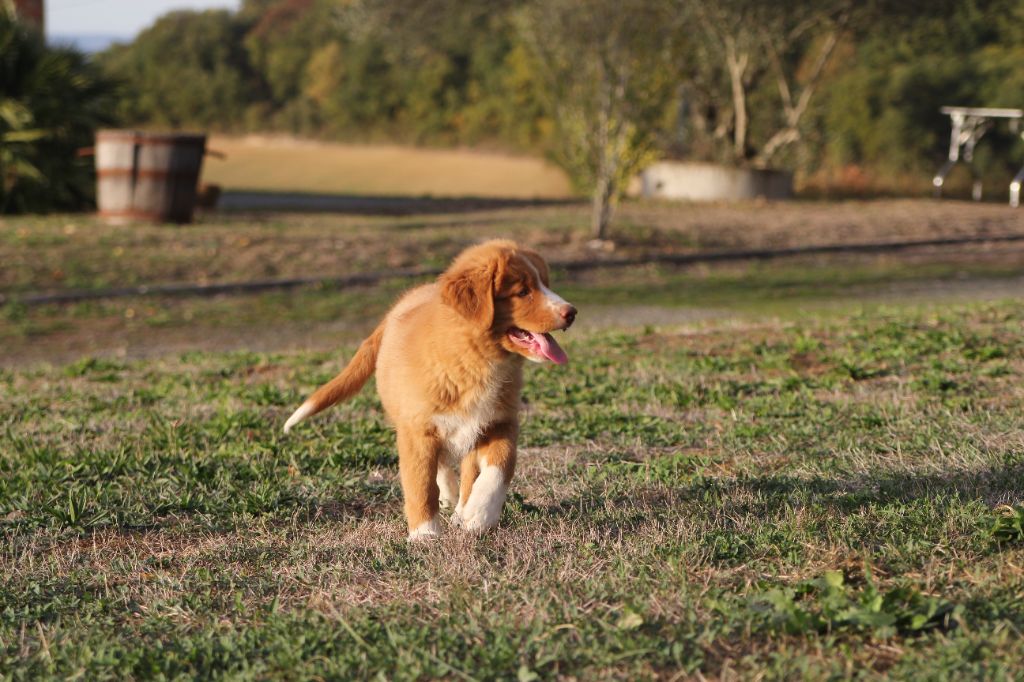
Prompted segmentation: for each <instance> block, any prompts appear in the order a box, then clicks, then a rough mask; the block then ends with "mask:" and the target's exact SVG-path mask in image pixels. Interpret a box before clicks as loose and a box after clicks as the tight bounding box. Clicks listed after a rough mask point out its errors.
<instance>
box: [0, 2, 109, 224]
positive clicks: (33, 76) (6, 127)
mask: <svg viewBox="0 0 1024 682" xmlns="http://www.w3.org/2000/svg"><path fill="white" fill-rule="evenodd" d="M114 94H115V84H114V83H113V81H111V80H110V79H109V78H106V77H104V76H103V75H102V74H101V73H100V72H99V70H98V69H97V68H96V67H95V66H94V65H93V64H91V63H90V62H89V61H88V60H86V58H85V57H84V56H83V55H82V54H81V53H79V52H77V51H75V50H71V49H64V48H61V49H52V48H48V47H46V45H45V43H44V41H43V37H42V36H41V35H40V34H39V33H38V32H36V31H34V30H32V29H29V28H26V27H25V26H24V25H23V24H20V23H19V22H17V21H15V20H14V19H13V18H12V17H11V15H10V14H8V13H7V12H5V11H0V212H5V213H6V212H25V211H50V210H70V209H80V208H84V207H86V206H88V205H90V204H91V203H92V199H93V194H94V191H95V189H94V188H95V177H94V172H93V164H92V161H91V159H83V158H80V157H79V156H78V153H77V152H78V150H79V149H80V148H82V147H87V146H90V145H91V144H92V142H93V139H94V132H95V130H96V128H97V127H99V126H102V125H110V124H111V123H112V122H113V120H114V119H113V116H112V111H113V109H114V104H115V101H114Z"/></svg>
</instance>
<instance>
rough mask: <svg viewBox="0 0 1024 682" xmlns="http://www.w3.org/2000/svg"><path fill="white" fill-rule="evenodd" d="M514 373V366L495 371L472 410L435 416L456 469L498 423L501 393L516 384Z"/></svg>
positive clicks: (435, 424)
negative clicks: (511, 384) (488, 429)
mask: <svg viewBox="0 0 1024 682" xmlns="http://www.w3.org/2000/svg"><path fill="white" fill-rule="evenodd" d="M512 371H513V370H512V368H511V367H510V366H509V367H506V366H501V367H498V368H497V369H495V371H494V373H493V374H492V375H491V378H490V380H489V381H488V382H487V385H486V386H485V387H484V389H483V390H482V391H481V392H480V396H479V397H478V398H477V400H476V401H475V402H474V403H473V404H472V405H471V406H470V407H469V409H467V410H464V411H461V412H446V413H443V414H436V415H434V419H433V421H434V426H435V427H437V431H438V435H439V436H440V437H441V440H442V441H444V454H445V456H446V459H447V461H448V463H449V465H450V466H452V467H453V468H454V467H456V466H457V465H458V463H459V462H461V461H462V458H463V457H465V456H466V455H467V454H469V452H470V451H471V450H472V449H473V448H474V447H475V446H476V444H477V441H478V440H480V436H481V434H483V432H484V430H485V429H486V428H487V427H488V426H490V425H491V424H493V423H494V420H495V418H496V417H497V412H498V403H499V402H500V398H501V393H502V391H505V390H507V385H508V384H509V383H510V382H511V380H512V374H511V372H512Z"/></svg>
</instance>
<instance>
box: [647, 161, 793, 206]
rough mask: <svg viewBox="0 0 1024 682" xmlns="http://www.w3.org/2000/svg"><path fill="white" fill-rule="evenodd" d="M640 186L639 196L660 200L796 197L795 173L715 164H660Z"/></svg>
mask: <svg viewBox="0 0 1024 682" xmlns="http://www.w3.org/2000/svg"><path fill="white" fill-rule="evenodd" d="M638 184H639V187H638V190H639V191H638V194H639V196H643V197H650V198H657V199H681V200H686V201H735V200H742V199H758V198H764V199H790V198H792V197H793V174H792V173H789V172H787V171H780V170H765V169H759V168H733V167H731V166H719V165H716V164H711V163H690V162H683V161H660V162H658V163H655V164H653V165H652V166H649V167H648V168H647V169H646V170H645V171H643V172H642V173H641V174H640V176H639V183H638Z"/></svg>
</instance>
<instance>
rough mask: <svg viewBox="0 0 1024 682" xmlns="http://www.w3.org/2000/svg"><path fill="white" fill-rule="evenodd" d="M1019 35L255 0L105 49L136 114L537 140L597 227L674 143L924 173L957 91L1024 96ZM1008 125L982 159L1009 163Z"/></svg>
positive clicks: (678, 3)
mask: <svg viewBox="0 0 1024 682" xmlns="http://www.w3.org/2000/svg"><path fill="white" fill-rule="evenodd" d="M1022 53H1024V2H1021V0H930V1H928V2H925V1H924V0H791V2H788V3H769V2H763V1H762V0H717V1H716V2H714V3H709V2H703V1H702V0H460V1H459V2H450V1H448V0H419V1H418V2H415V3H410V2H405V1H404V0H243V2H242V5H241V7H240V9H239V10H238V11H236V12H229V11H205V12H192V11H184V12H173V13H171V14H168V15H166V16H164V17H162V18H160V19H159V20H158V21H157V22H156V23H154V24H153V25H152V26H151V27H149V28H148V29H146V30H145V31H143V32H142V33H140V34H139V36H138V37H137V38H136V39H135V40H134V41H133V42H131V43H130V44H126V45H118V46H114V47H112V48H111V49H109V50H107V51H106V52H104V53H101V54H99V55H97V56H96V58H95V63H94V66H95V67H96V68H97V69H98V70H99V72H100V73H99V76H97V77H98V78H101V79H105V80H106V81H110V82H117V83H119V84H120V87H119V90H118V95H117V99H116V103H115V104H114V110H113V111H112V112H111V113H112V114H114V116H115V118H116V120H117V121H119V122H120V124H121V125H138V126H148V127H159V128H172V129H173V128H203V129H210V130H218V131H225V132H246V131H259V132H266V131H279V132H286V133H292V134H297V135H308V136H316V137H322V138H328V139H337V140H360V141H377V140H379V141H398V142H408V143H414V144H429V145H473V146H489V147H493V148H501V149H508V150H515V151H529V152H541V153H544V154H546V155H548V156H549V157H550V158H552V159H553V160H555V161H556V162H558V163H559V164H560V165H561V166H562V167H564V168H565V169H566V170H567V171H568V173H569V175H570V176H571V178H572V179H573V180H574V182H575V183H576V184H577V186H578V187H579V188H580V190H581V191H585V192H587V193H589V194H590V195H591V196H592V197H594V202H595V203H594V205H595V212H594V215H595V231H597V232H600V231H601V229H602V226H606V224H607V221H608V220H609V219H610V217H611V213H612V210H613V209H614V203H615V199H616V198H617V196H618V195H619V193H621V190H622V187H623V184H624V182H625V179H626V178H628V177H629V176H630V175H631V174H632V173H633V172H635V170H636V169H637V168H640V167H642V166H643V165H644V164H646V163H648V162H650V161H651V160H652V159H654V158H657V157H659V156H670V157H679V158H689V159H697V160H708V161H717V162H724V163H729V164H736V165H742V166H771V167H780V168H786V169H790V170H793V171H795V172H796V173H797V174H798V176H800V177H802V178H805V179H807V178H809V179H812V180H813V179H814V178H828V177H831V176H839V177H843V178H849V177H854V178H859V179H860V180H861V181H863V179H864V178H867V181H873V182H874V184H875V185H876V186H886V185H887V184H888V185H890V186H892V185H893V183H894V182H895V181H896V180H898V179H899V178H901V177H908V176H913V177H920V178H927V176H928V174H929V173H930V172H931V171H932V170H934V168H935V167H936V166H937V165H938V163H939V162H941V160H942V159H943V157H944V154H945V146H946V145H947V144H948V135H949V127H948V125H949V124H948V120H947V119H946V118H945V117H944V116H942V115H941V114H940V113H939V111H938V109H939V107H940V106H942V105H944V104H963V105H977V106H1003V107H1013V106H1022V105H1024V102H1022V100H1024V87H1022V85H1024V84H1022V81H1024V75H1021V72H1020V70H1019V69H1017V68H1016V67H1017V65H1018V64H1019V63H1020V60H1019V57H1020V56H1021V55H1022ZM992 135H993V136H997V137H998V138H999V139H997V144H994V145H993V144H989V145H983V146H982V147H980V148H979V153H978V155H977V162H978V163H979V165H980V166H982V167H983V168H988V169H990V171H991V172H993V173H997V172H998V173H999V174H1000V176H1002V175H1005V174H1006V173H1008V172H1009V173H1012V170H1011V166H1012V165H1013V164H1014V163H1016V162H1017V156H1018V155H1019V154H1020V153H1021V152H1022V151H1024V149H1022V148H1021V144H1020V142H1019V140H1018V139H1017V138H1016V136H1015V135H1011V134H1010V133H1008V132H1006V131H993V133H992ZM996 150H1002V151H1001V153H997V151H996Z"/></svg>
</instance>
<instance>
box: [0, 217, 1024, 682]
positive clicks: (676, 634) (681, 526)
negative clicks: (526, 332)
mask: <svg viewBox="0 0 1024 682" xmlns="http://www.w3.org/2000/svg"><path fill="white" fill-rule="evenodd" d="M1020 215H1021V214H1019V213H1016V212H1013V211H1009V210H1006V209H1004V208H1003V207H992V206H978V207H975V206H969V205H965V204H937V203H934V202H877V203H862V202H860V203H850V204H838V205H829V204H815V203H808V204H791V205H787V206H782V205H767V206H757V205H751V206H745V207H744V206H740V207H693V206H684V207H682V208H679V207H672V206H668V205H658V204H630V205H627V206H626V207H625V208H624V210H623V212H622V214H621V215H620V222H619V223H618V224H617V230H618V232H617V234H616V238H617V244H618V246H617V250H616V251H615V253H616V254H623V253H625V254H639V253H644V252H648V251H652V250H656V251H658V252H666V251H669V252H679V253H689V252H696V251H700V250H701V249H709V248H710V249H721V248H730V247H735V248H743V247H753V246H786V245H796V244H806V243H841V242H843V241H847V242H856V241H871V240H878V239H886V238H889V239H898V238H921V237H928V236H936V235H949V236H952V235H984V234H994V233H999V234H1005V233H1015V232H1017V231H1020V230H1021V229H1022V225H1021V220H1024V219H1022V218H1020V217H1019V216H1020ZM494 234H507V235H510V236H513V237H515V238H517V239H520V240H523V241H526V242H529V243H531V244H534V245H537V246H539V247H541V248H542V250H543V251H544V252H545V253H546V254H548V255H549V256H551V257H552V258H561V259H578V258H585V257H589V258H600V257H601V256H600V255H595V254H593V253H592V252H589V251H588V250H587V249H586V239H587V235H586V216H585V212H584V209H582V208H579V207H573V206H567V207H558V208H543V209H530V210H517V211H497V212H485V213H474V214H470V215H463V214H459V215H430V216H409V217H404V218H389V217H383V216H380V217H373V216H369V217H367V216H363V217H352V216H332V215H317V216H308V215H307V216H297V215H272V216H250V215H238V216H231V217H205V218H204V219H203V221H202V222H201V223H199V224H197V225H195V226H192V227H187V228H181V229H175V228H166V227H134V228H110V227H106V226H103V225H100V224H98V223H96V222H94V221H92V220H91V219H86V218H81V217H71V216H58V217H49V218H39V219H7V220H4V221H2V222H0V262H3V263H4V264H5V267H4V268H0V292H2V293H4V294H7V295H17V294H19V293H22V292H27V291H40V290H56V291H59V290H62V289H65V288H85V289H89V288H100V287H106V286H117V285H119V284H126V283H133V284H136V283H146V282H168V281H214V282H215V281H232V280H238V279H246V278H252V277H256V276H258V277H263V276H289V275H293V274H305V275H315V274H318V275H323V276H331V275H337V274H344V273H346V272H351V271H356V270H359V269H376V268H380V267H404V266H408V265H416V264H439V263H443V262H444V261H445V260H446V259H447V258H448V257H450V255H451V254H452V253H454V252H455V251H457V250H458V249H459V248H461V246H463V245H464V244H466V243H469V242H472V241H474V240H476V239H479V238H480V237H482V236H487V235H494ZM57 270H59V272H56V271H57ZM555 274H556V287H555V288H556V289H557V290H558V291H559V293H562V294H565V295H566V296H567V298H569V299H570V300H572V301H573V302H574V303H576V304H577V305H578V306H579V307H580V310H581V313H580V321H579V324H578V325H577V326H576V327H574V328H573V329H572V330H571V331H570V332H569V333H567V334H566V335H565V336H564V337H561V338H564V342H563V345H564V346H565V348H566V350H567V352H568V354H569V356H570V358H571V363H570V365H569V366H568V367H564V368H556V367H530V368H527V372H526V375H527V386H526V389H525V391H524V395H525V397H526V399H527V400H528V401H529V403H528V406H527V409H526V411H525V414H524V420H523V429H522V437H521V442H520V445H521V457H520V466H519V468H518V471H517V477H516V480H515V481H514V483H513V487H512V493H511V498H510V501H509V504H508V505H507V507H506V510H505V514H504V516H503V520H502V523H501V524H500V526H499V528H498V529H497V530H496V531H495V532H493V533H491V534H489V535H487V536H485V537H482V538H471V537H466V536H464V535H462V534H461V533H460V532H456V531H455V530H454V529H449V530H448V531H447V532H446V534H445V536H444V537H443V538H442V539H441V540H440V541H438V542H434V543H429V544H425V545H409V544H407V543H406V542H405V526H404V521H403V519H402V514H401V498H400V490H399V487H398V483H397V467H396V458H395V453H394V446H393V436H392V434H391V432H390V430H389V428H388V426H387V424H386V423H385V421H384V419H383V417H382V415H381V413H380V410H379V406H378V404H377V400H376V395H375V392H374V391H373V389H372V387H370V386H368V387H367V389H366V390H364V392H363V393H362V394H361V395H360V396H359V397H358V398H357V399H356V400H355V401H353V402H352V403H349V404H346V405H343V406H339V407H338V408H335V409H334V410H332V411H330V412H327V413H325V414H324V415H322V416H321V417H318V418H317V419H315V420H313V421H311V422H310V423H308V424H304V425H303V426H301V427H300V428H299V429H297V430H296V431H293V432H292V434H291V435H290V436H288V437H285V436H283V435H282V434H281V432H280V427H281V424H282V423H283V420H284V419H285V418H286V417H287V415H288V414H289V413H290V412H291V410H292V409H293V408H294V406H295V405H297V404H298V403H299V402H300V401H301V400H302V398H303V397H304V396H305V395H306V394H307V393H308V391H310V390H311V389H312V388H314V387H315V386H316V385H318V384H319V383H320V382H322V381H324V380H326V379H328V378H329V377H331V376H333V374H334V373H335V372H336V371H337V370H338V368H339V366H340V364H341V362H342V361H343V359H344V358H345V357H347V356H348V355H350V354H351V352H352V351H353V350H354V348H355V344H356V343H357V342H358V340H359V338H360V336H361V335H362V334H364V333H365V332H366V331H367V330H368V329H369V328H370V327H372V325H373V323H374V322H375V321H376V319H377V317H378V316H379V315H380V314H381V313H382V311H383V310H384V309H385V308H386V306H387V305H388V302H389V301H390V300H391V299H392V298H393V297H394V296H395V295H397V293H398V292H399V291H400V290H401V289H402V288H403V287H405V286H407V284H408V282H402V281H388V282H385V283H383V284H382V285H381V286H378V287H373V288H357V289H346V290H332V289H330V288H307V289H300V290H296V291H291V292H273V293H265V294H259V295H251V296H238V297H215V298H209V299H206V298H197V299H175V300H172V299H161V298H134V299H119V300H111V301H99V302H92V303H82V304H76V305H68V306H43V307H27V306H23V305H20V304H18V303H17V302H12V303H8V304H7V305H5V306H3V307H2V308H0V347H2V351H0V679H8V678H10V679H47V678H58V679H67V678H75V679H88V680H92V679H153V678H162V679H196V678H204V679H207V678H219V679H276V678H285V679H367V678H377V679H430V678H442V679H481V680H485V679H518V680H535V679H550V678H569V679H586V680H591V679H645V678H656V679H683V678H698V679H699V678H701V677H705V678H721V679H737V678H743V679H747V678H762V679H765V678H767V679H779V678H788V679H798V678H808V679H820V678H825V677H835V678H849V677H862V678H878V677H884V676H890V677H893V678H897V679H914V680H917V679H950V680H960V679H1008V680H1009V679H1020V678H1022V677H1024V664H1021V662H1020V661H1021V660H1024V643H1022V642H1024V638H1022V634H1024V633H1022V629H1024V435H1022V434H1024V417H1022V415H1024V409H1022V408H1024V388H1022V387H1024V381H1022V380H1024V303H1022V302H1021V298H1020V291H1021V289H1022V287H1024V252H1022V251H1021V249H1020V247H1019V246H1017V247H1014V246H1013V245H1001V246H999V247H993V246H992V245H986V244H984V243H982V244H978V245H976V246H970V247H958V248H957V249H953V250H950V249H921V250H916V251H912V252H905V253H901V254H900V255H899V256H871V257H864V256H829V257H821V258H818V257H815V258H801V259H787V260H783V261H778V262H770V263H750V262H740V263H735V264H730V265H727V266H721V265H720V266H714V267H708V266H697V267H688V268H671V267H645V268H630V269H615V270H608V269H604V270H602V269H598V270H593V271H588V272H582V273H576V274H575V275H572V276H569V275H568V274H566V273H557V272H556V273H555Z"/></svg>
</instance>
